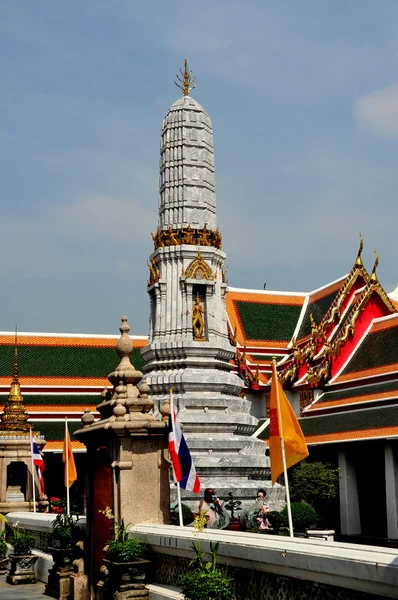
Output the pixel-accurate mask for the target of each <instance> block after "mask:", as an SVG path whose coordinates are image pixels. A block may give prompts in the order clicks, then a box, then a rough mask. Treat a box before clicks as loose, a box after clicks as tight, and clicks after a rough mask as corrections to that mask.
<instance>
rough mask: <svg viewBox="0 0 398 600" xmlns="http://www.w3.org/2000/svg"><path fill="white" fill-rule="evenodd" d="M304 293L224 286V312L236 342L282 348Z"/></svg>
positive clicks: (286, 340)
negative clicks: (225, 299)
mask: <svg viewBox="0 0 398 600" xmlns="http://www.w3.org/2000/svg"><path fill="white" fill-rule="evenodd" d="M305 299H306V294H303V293H294V292H292V293H290V292H272V291H268V290H264V291H257V290H244V289H239V288H228V294H227V313H228V318H229V323H230V326H231V328H232V330H235V327H236V336H237V342H238V344H239V345H240V346H242V347H243V346H247V347H249V346H252V347H259V348H260V347H264V348H267V347H269V348H281V349H286V348H287V346H288V344H289V342H290V340H291V339H292V336H293V334H294V331H295V329H296V326H297V322H298V320H299V318H300V314H301V311H302V307H303V304H304V302H305Z"/></svg>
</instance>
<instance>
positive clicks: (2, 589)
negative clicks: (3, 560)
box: [0, 575, 48, 600]
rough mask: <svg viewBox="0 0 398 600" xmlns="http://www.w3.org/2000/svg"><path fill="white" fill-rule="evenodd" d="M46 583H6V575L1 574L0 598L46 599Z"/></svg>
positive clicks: (3, 599) (20, 599)
mask: <svg viewBox="0 0 398 600" xmlns="http://www.w3.org/2000/svg"><path fill="white" fill-rule="evenodd" d="M43 593H44V583H41V582H40V581H39V582H38V583H36V584H30V583H28V584H26V585H10V584H9V583H6V576H5V575H0V598H1V600H39V598H40V600H44V599H45V598H48V596H43Z"/></svg>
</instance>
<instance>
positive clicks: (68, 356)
mask: <svg viewBox="0 0 398 600" xmlns="http://www.w3.org/2000/svg"><path fill="white" fill-rule="evenodd" d="M18 359H19V360H18V362H19V368H18V370H19V376H20V377H23V376H27V377H28V376H29V377H107V375H108V374H109V373H110V372H111V371H113V370H114V369H115V367H117V365H118V364H119V357H118V355H117V354H116V349H115V348H87V347H84V346H80V347H73V346H72V347H71V346H20V347H19V348H18ZM131 362H132V363H133V365H134V366H135V368H136V369H138V370H141V369H142V367H143V366H144V364H145V361H144V359H143V358H142V356H141V352H140V349H139V348H136V349H134V350H133V353H132V355H131ZM13 364H14V347H13V346H0V376H3V377H4V376H7V375H8V376H9V377H10V383H11V379H12V369H13Z"/></svg>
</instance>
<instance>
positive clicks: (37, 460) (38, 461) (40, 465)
mask: <svg viewBox="0 0 398 600" xmlns="http://www.w3.org/2000/svg"><path fill="white" fill-rule="evenodd" d="M32 456H33V464H34V465H35V467H36V468H37V476H38V478H39V482H40V489H41V491H42V493H43V494H44V477H43V472H44V460H43V457H42V455H41V454H40V450H39V447H38V445H37V444H36V442H35V441H34V440H32Z"/></svg>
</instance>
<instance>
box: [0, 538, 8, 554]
mask: <svg viewBox="0 0 398 600" xmlns="http://www.w3.org/2000/svg"><path fill="white" fill-rule="evenodd" d="M7 553H8V546H7V542H6V541H5V539H4V534H0V558H5V557H6V556H7Z"/></svg>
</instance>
